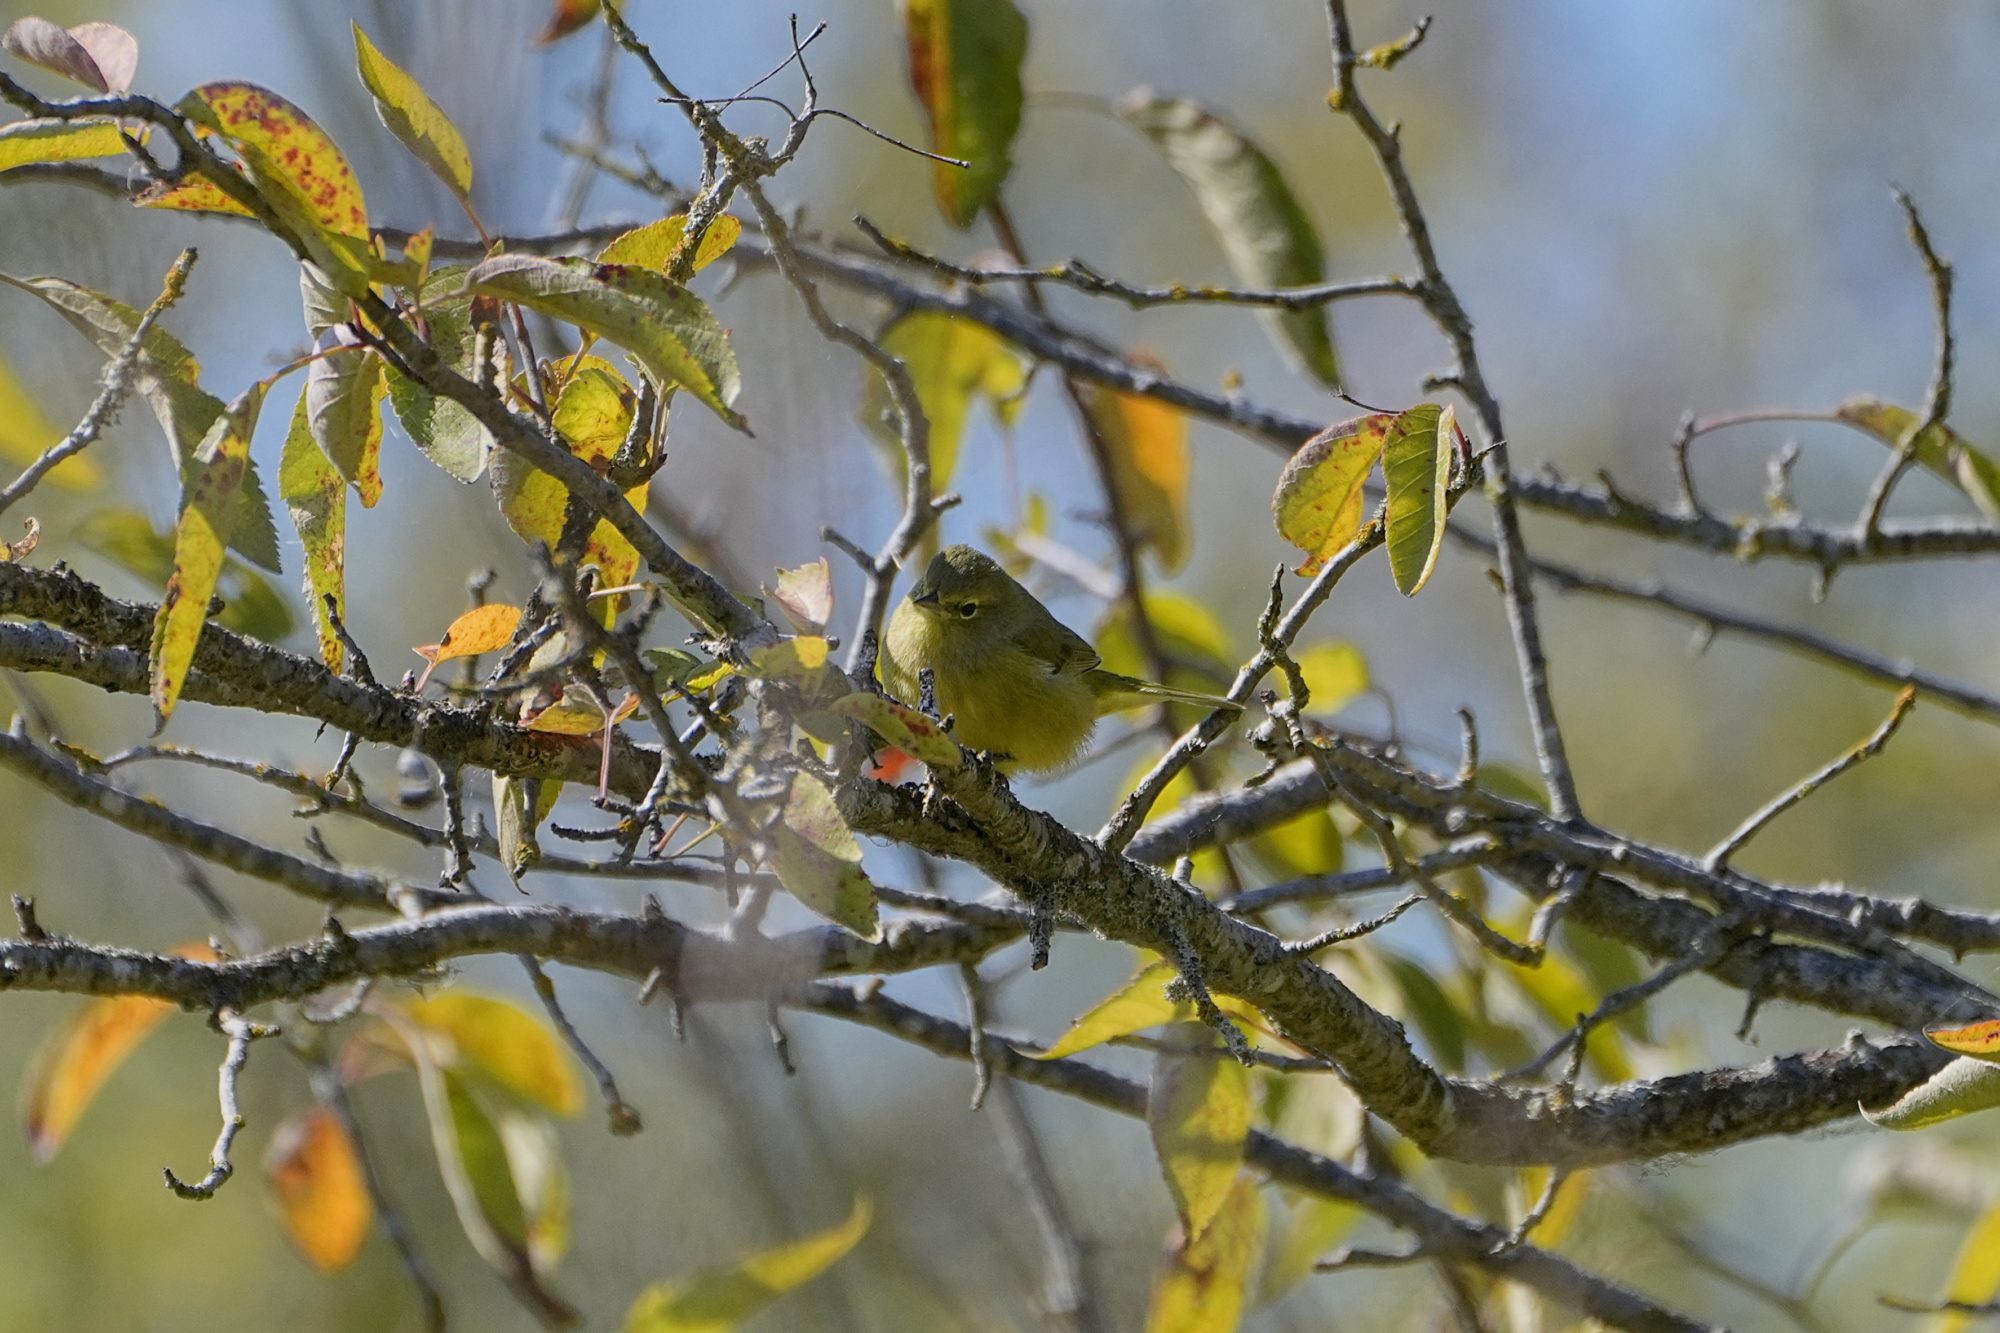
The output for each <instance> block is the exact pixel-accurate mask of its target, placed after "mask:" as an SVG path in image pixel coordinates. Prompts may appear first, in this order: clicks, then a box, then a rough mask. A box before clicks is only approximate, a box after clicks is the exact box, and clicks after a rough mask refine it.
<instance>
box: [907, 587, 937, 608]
mask: <svg viewBox="0 0 2000 1333" xmlns="http://www.w3.org/2000/svg"><path fill="white" fill-rule="evenodd" d="M937 600H938V595H937V592H936V591H935V590H933V591H931V592H926V593H917V592H912V593H911V594H910V605H911V606H936V605H937Z"/></svg>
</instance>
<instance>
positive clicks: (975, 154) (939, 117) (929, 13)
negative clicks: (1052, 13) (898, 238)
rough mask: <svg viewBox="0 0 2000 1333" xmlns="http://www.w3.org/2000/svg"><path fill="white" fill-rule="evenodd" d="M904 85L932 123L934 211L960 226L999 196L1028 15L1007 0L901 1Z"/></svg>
mask: <svg viewBox="0 0 2000 1333" xmlns="http://www.w3.org/2000/svg"><path fill="white" fill-rule="evenodd" d="M903 31H904V38H905V43H906V47H907V50H908V53H909V59H910V83H911V85H912V86H913V87H914V88H915V89H916V92H917V100H918V101H920V102H922V103H923V108H924V117H925V119H926V120H927V121H928V122H929V124H930V147H931V150H932V151H933V152H936V153H941V154H943V155H944V156H946V157H954V158H958V159H959V160H961V161H963V162H965V163H967V164H968V165H966V166H964V167H956V166H951V165H949V164H947V163H943V162H939V163H937V164H936V165H935V168H934V170H933V172H932V176H931V179H932V182H933V184H934V185H935V187H936V190H937V201H938V209H939V211H940V212H942V213H943V214H944V216H945V220H946V221H948V222H950V223H951V225H952V226H954V227H958V228H960V229H963V228H966V227H969V226H971V225H972V222H973V219H975V218H977V217H978V216H979V212H980V210H981V209H983V208H985V207H986V206H987V205H988V204H990V203H992V202H993V200H994V198H995V197H996V196H997V195H998V194H999V193H1000V186H1001V183H1002V182H1003V181H1005V180H1006V179H1007V171H1008V168H1010V167H1011V166H1012V165H1013V161H1012V159H1011V158H1010V157H1009V156H1008V153H1009V150H1010V148H1011V146H1012V145H1013V142H1014V132H1015V131H1016V130H1018V129H1020V127H1021V62H1022V61H1023V60H1024V59H1026V57H1027V54H1028V20H1027V19H1025V18H1023V17H1022V16H1021V11H1020V10H1019V9H1017V8H1015V7H1014V3H1013V0H903Z"/></svg>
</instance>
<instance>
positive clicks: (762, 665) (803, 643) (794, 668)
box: [750, 634, 833, 682]
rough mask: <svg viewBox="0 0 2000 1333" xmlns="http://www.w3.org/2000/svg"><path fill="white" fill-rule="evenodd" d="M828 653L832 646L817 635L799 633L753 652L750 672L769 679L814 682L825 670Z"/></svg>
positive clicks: (830, 651)
mask: <svg viewBox="0 0 2000 1333" xmlns="http://www.w3.org/2000/svg"><path fill="white" fill-rule="evenodd" d="M832 651H833V646H832V645H831V644H829V643H828V642H827V641H826V640H825V639H823V638H821V637H820V636H819V635H817V634H801V635H798V636H797V637H795V638H790V639H786V640H785V641H783V642H782V643H774V644H772V645H771V646H770V647H769V648H758V649H754V650H753V651H752V652H751V654H750V669H751V670H752V671H753V672H755V673H756V674H757V675H759V676H763V677H765V678H767V679H770V680H791V681H802V682H803V681H811V680H816V679H817V678H818V677H819V676H820V675H821V674H822V673H823V672H824V671H825V670H826V663H827V658H828V656H829V655H830V654H831V653H832Z"/></svg>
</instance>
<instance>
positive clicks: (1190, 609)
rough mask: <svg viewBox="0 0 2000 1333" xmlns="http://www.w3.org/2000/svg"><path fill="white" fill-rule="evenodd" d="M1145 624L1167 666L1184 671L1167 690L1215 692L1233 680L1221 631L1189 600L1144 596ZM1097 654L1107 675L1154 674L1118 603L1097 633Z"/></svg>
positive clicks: (1123, 604)
mask: <svg viewBox="0 0 2000 1333" xmlns="http://www.w3.org/2000/svg"><path fill="white" fill-rule="evenodd" d="M1146 619H1147V620H1148V621H1150V622H1151V623H1152V626H1153V637H1154V638H1155V639H1156V640H1158V642H1159V645H1160V648H1161V651H1163V652H1164V653H1165V654H1166V655H1167V657H1168V658H1169V659H1170V660H1172V661H1175V662H1177V663H1180V664H1182V665H1183V666H1185V667H1187V668H1189V669H1188V670H1185V671H1176V672H1174V673H1173V674H1172V675H1171V676H1170V677H1169V678H1168V680H1167V682H1166V683H1167V684H1169V685H1180V684H1185V685H1187V686H1188V687H1189V688H1191V689H1202V690H1205V689H1214V688H1217V687H1218V686H1219V685H1221V684H1222V683H1223V682H1225V681H1227V680H1228V679H1229V678H1230V677H1231V676H1234V675H1235V674H1236V666H1235V662H1234V661H1233V657H1234V653H1233V651H1232V649H1231V647H1230V642H1229V631H1227V630H1225V629H1224V628H1223V627H1222V622H1221V621H1220V620H1218V619H1216V616H1215V613H1214V612H1213V611H1211V610H1209V609H1208V608H1207V607H1206V606H1203V605H1202V604H1201V603H1200V602H1197V601H1195V600H1194V599H1193V598H1192V597H1186V596H1183V595H1182V594H1180V593H1177V592H1170V591H1167V590H1166V589H1155V590H1153V591H1151V592H1148V593H1147V594H1146ZM1097 652H1098V656H1100V657H1102V658H1103V659H1104V669H1105V670H1106V671H1117V672H1122V673H1123V674H1125V675H1128V676H1141V677H1151V675H1152V674H1153V668H1152V665H1151V663H1150V662H1148V660H1147V658H1146V656H1145V654H1144V653H1143V652H1142V651H1141V650H1140V647H1139V638H1138V635H1137V634H1135V633H1134V632H1133V629H1132V607H1131V604H1130V603H1129V602H1127V601H1125V600H1123V599H1120V601H1119V602H1118V603H1117V605H1116V606H1114V607H1113V608H1112V609H1111V612H1110V614H1109V615H1107V616H1105V618H1104V620H1103V621H1102V622H1101V623H1100V624H1099V625H1098V627H1097Z"/></svg>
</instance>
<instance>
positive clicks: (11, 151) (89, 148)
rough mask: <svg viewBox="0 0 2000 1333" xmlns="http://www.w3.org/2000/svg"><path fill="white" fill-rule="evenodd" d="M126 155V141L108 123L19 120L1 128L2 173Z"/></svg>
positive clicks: (113, 126) (100, 121) (0, 165)
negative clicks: (48, 163) (35, 166)
mask: <svg viewBox="0 0 2000 1333" xmlns="http://www.w3.org/2000/svg"><path fill="white" fill-rule="evenodd" d="M124 153H125V140H124V139H123V138H122V137H120V136H119V133H118V126H117V125H116V124H114V123H113V122H111V121H108V120H17V121H15V122H14V123H13V124H11V125H0V171H10V170H12V169H13V168H15V167H25V166H29V165H31V164H33V163H36V162H75V161H78V160H80V159H82V158H90V157H122V156H123V155H124Z"/></svg>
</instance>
